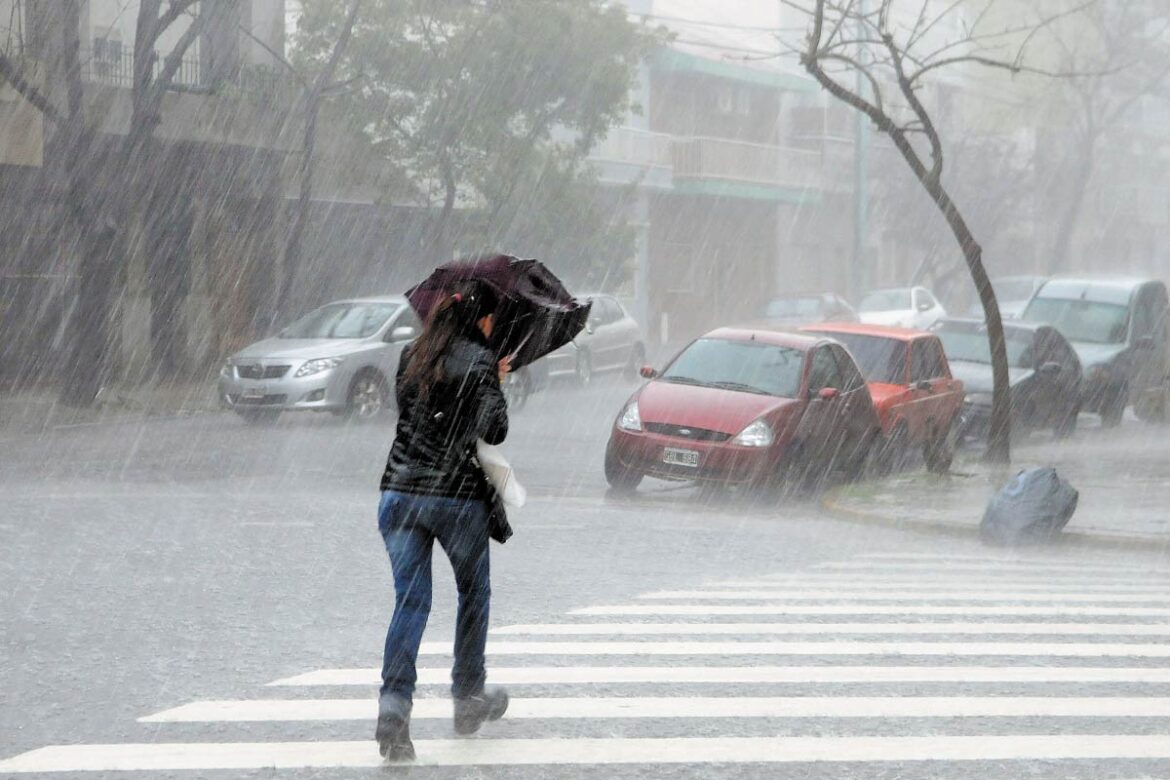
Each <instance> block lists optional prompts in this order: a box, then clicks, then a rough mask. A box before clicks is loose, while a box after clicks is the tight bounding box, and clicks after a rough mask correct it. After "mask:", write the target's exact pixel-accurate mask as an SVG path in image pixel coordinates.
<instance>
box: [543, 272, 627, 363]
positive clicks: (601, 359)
mask: <svg viewBox="0 0 1170 780" xmlns="http://www.w3.org/2000/svg"><path fill="white" fill-rule="evenodd" d="M581 297H582V298H585V299H588V300H590V301H592V302H593V308H592V310H591V311H590V312H589V322H588V324H587V325H586V326H585V330H584V331H582V332H581V333H580V334H579V335H578V336H577V338H575V339H573V340H572V341H571V342H569V343H568V344H566V345H565V346H563V347H561V348H560V349H558V350H556V351H555V352H553V353H552V354H550V355H548V356H547V357H546V358H544V359H543V360H542V361H538V362H541V363H543V364H544V365H543V366H542V367H541V369H540V371H541V380H543V379H544V378H547V377H557V376H576V377H577V379H578V380H579V381H580V382H581V383H583V384H588V382H589V381H590V380H591V379H592V378H593V375H594V374H599V373H602V372H606V371H626V372H628V373H629V374H630V376H632V377H637V375H638V369H639V368H640V367H641V365H642V364H643V363H644V362H646V342H645V339H644V338H643V337H642V329H641V328H640V327H639V326H638V323H637V322H636V321H635V320H634V318H633V317H631V316H630V314H629V312H627V311H626V309H625V307H624V306H622V305H621V303H619V302H618V299H617V298H615V297H613V296H612V295H603V294H590V295H583V296H581Z"/></svg>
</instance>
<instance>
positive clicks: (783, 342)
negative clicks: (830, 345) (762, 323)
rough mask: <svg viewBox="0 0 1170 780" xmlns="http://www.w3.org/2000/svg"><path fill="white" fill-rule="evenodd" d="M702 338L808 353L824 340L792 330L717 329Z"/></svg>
mask: <svg viewBox="0 0 1170 780" xmlns="http://www.w3.org/2000/svg"><path fill="white" fill-rule="evenodd" d="M700 338H704V339H719V340H722V341H758V342H763V343H765V344H772V345H774V346H777V347H789V348H790V349H799V350H801V351H802V352H806V351H808V350H810V349H812V348H813V347H815V346H816V345H817V344H819V343H820V342H822V341H824V339H821V338H817V337H816V336H806V335H804V334H801V333H793V332H792V331H790V330H772V329H770V328H716V329H715V330H712V331H709V332H707V333H704V334H703V335H702V336H701V337H700Z"/></svg>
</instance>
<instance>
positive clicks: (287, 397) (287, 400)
mask: <svg viewBox="0 0 1170 780" xmlns="http://www.w3.org/2000/svg"><path fill="white" fill-rule="evenodd" d="M347 390H348V384H347V382H346V381H345V378H344V377H343V376H342V375H341V373H340V372H338V371H337V370H336V369H334V370H330V371H322V372H321V373H319V374H313V375H311V376H306V377H301V378H299V379H298V378H296V377H293V376H291V375H288V376H284V377H281V378H279V379H238V378H235V377H225V376H223V375H222V374H221V375H220V377H219V402H220V404H221V405H222V406H224V407H226V408H228V409H271V410H274V411H286V412H291V411H301V410H303V411H318V412H322V411H336V410H341V409H344V408H345V405H346V401H347V398H346V394H347Z"/></svg>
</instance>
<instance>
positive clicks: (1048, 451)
mask: <svg viewBox="0 0 1170 780" xmlns="http://www.w3.org/2000/svg"><path fill="white" fill-rule="evenodd" d="M1108 437H1109V433H1108V432H1101V431H1093V432H1091V433H1090V435H1089V436H1085V437H1083V438H1078V440H1076V441H1074V442H1072V443H1068V444H1060V443H1047V444H1045V445H1043V446H1029V447H1021V448H1017V451H1016V452H1015V453H1014V454H1013V459H1012V464H1011V466H1009V467H1006V468H1004V467H993V466H990V465H988V464H985V463H983V462H981V461H980V460H979V458H978V454H977V453H970V454H967V455H966V456H965V457H962V458H959V459H956V461H955V465H954V468H953V469H952V473H951V474H949V475H942V476H936V475H932V474H927V473H926V472H924V471H922V470H917V471H912V472H908V473H904V474H899V475H896V476H893V477H889V478H886V479H878V480H872V481H867V482H862V483H859V484H854V485H843V486H840V487H837V488H835V489H833V490H830V491H829V492H828V493H826V494H825V496H824V497H823V499H822V503H823V505H824V507H825V508H826V509H827V510H828V511H830V512H831V513H833V514H836V515H838V516H840V517H842V518H844V519H848V520H853V521H857V522H866V523H875V524H880V525H889V526H893V527H898V528H905V529H907V530H915V531H923V532H930V533H940V534H947V535H955V536H969V537H977V536H978V532H979V522H980V520H981V519H982V517H983V510H984V508H985V507H986V506H987V502H988V501H989V500H990V499H991V497H992V496H993V495H994V494H995V493H996V492H998V491H999V489H1000V488H1001V487H1002V486H1003V485H1004V483H1006V482H1007V480H1008V479H1010V478H1011V477H1012V476H1013V475H1014V474H1015V473H1016V472H1018V471H1020V470H1022V469H1026V468H1031V467H1034V466H1055V467H1056V469H1057V471H1058V473H1059V474H1060V475H1061V476H1062V477H1064V478H1065V479H1067V480H1068V481H1069V482H1070V483H1072V486H1073V487H1075V488H1076V489H1077V490H1078V491H1080V500H1079V502H1078V505H1077V511H1076V514H1074V515H1073V517H1072V519H1071V520H1070V521H1069V524H1068V525H1067V526H1066V527H1065V530H1064V534H1063V535H1062V536H1063V537H1064V538H1065V541H1066V542H1068V543H1074V544H1076V543H1086V544H1094V545H1111V546H1119V547H1127V548H1140V549H1145V550H1149V551H1151V552H1162V553H1170V468H1167V464H1170V443H1168V442H1167V439H1168V438H1170V437H1167V436H1166V431H1159V430H1156V429H1154V430H1148V431H1143V432H1141V434H1140V437H1139V438H1137V439H1136V440H1135V439H1134V438H1133V437H1132V436H1130V437H1120V436H1119V437H1117V438H1116V439H1113V440H1110V439H1109V438H1108Z"/></svg>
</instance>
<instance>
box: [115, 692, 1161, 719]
mask: <svg viewBox="0 0 1170 780" xmlns="http://www.w3.org/2000/svg"><path fill="white" fill-rule="evenodd" d="M453 711H454V708H453V705H452V702H451V700H450V699H446V698H444V699H416V700H415V702H414V708H413V709H412V710H411V713H410V717H411V719H412V720H430V719H440V718H450V717H451V716H452V714H453ZM377 717H378V701H377V699H375V698H367V699H256V700H250V701H198V702H193V703H191V704H184V705H183V706H181V707H175V708H173V709H169V710H164V711H163V712H158V713H155V714H153V715H148V716H146V717H144V718H139V719H138V720H139V722H140V723H239V722H253V723H255V722H272V723H283V722H293V721H298V722H304V721H338V720H371V721H372V720H374V719H376V718H377ZM1015 717H1054V718H1131V717H1132V718H1165V717H1170V698H1167V697H1153V696H1150V697H1134V696H1130V697H1124V696H1119V697H1108V696H1100V697H1092V696H1089V697H1058V696H985V697H977V696H775V697H751V696H737V697H729V696H719V697H711V696H707V697H697V696H696V697H691V696H665V697H648V696H630V697H625V696H621V697H588V698H562V699H556V698H539V699H521V698H513V699H512V700H511V702H510V703H509V705H508V718H509V719H510V720H544V719H549V720H555V719H560V718H574V719H577V718H600V719H609V718H1015Z"/></svg>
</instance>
